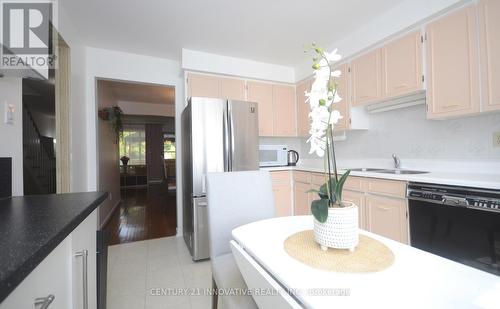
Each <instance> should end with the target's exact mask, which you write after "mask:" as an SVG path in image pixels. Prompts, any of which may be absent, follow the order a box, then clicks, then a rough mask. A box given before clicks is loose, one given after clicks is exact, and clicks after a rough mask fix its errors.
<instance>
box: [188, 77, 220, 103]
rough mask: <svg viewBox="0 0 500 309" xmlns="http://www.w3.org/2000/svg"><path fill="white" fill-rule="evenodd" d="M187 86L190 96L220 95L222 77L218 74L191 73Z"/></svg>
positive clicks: (213, 96)
mask: <svg viewBox="0 0 500 309" xmlns="http://www.w3.org/2000/svg"><path fill="white" fill-rule="evenodd" d="M187 88H188V91H187V92H188V97H208V98H219V97H220V79H219V78H218V77H216V76H210V75H199V74H189V75H188V77H187Z"/></svg>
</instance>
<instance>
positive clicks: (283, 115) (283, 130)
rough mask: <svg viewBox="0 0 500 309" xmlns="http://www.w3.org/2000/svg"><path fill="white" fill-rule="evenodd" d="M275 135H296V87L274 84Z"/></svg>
mask: <svg viewBox="0 0 500 309" xmlns="http://www.w3.org/2000/svg"><path fill="white" fill-rule="evenodd" d="M273 103H274V109H273V125H274V136H295V135H296V133H295V88H294V87H293V86H288V85H273Z"/></svg>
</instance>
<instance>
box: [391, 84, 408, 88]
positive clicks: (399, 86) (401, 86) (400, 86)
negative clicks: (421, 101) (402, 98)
mask: <svg viewBox="0 0 500 309" xmlns="http://www.w3.org/2000/svg"><path fill="white" fill-rule="evenodd" d="M405 87H408V85H407V84H401V85H398V86H395V87H394V89H401V88H405Z"/></svg>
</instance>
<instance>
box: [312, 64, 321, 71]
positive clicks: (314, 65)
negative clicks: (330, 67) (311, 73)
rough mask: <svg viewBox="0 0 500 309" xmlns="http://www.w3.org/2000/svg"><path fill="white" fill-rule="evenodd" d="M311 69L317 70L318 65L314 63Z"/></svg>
mask: <svg viewBox="0 0 500 309" xmlns="http://www.w3.org/2000/svg"><path fill="white" fill-rule="evenodd" d="M312 68H313V69H315V70H319V68H320V65H319V64H318V63H315V64H313V65H312Z"/></svg>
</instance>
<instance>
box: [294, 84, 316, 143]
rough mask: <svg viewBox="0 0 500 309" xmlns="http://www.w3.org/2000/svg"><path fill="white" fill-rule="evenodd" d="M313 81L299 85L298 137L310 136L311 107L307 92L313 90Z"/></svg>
mask: <svg viewBox="0 0 500 309" xmlns="http://www.w3.org/2000/svg"><path fill="white" fill-rule="evenodd" d="M311 84H312V81H311V80H310V79H307V80H305V81H303V82H301V83H299V84H298V85H297V88H296V97H297V135H298V136H308V135H309V112H310V111H311V107H310V105H309V103H306V95H305V92H306V91H310V90H311Z"/></svg>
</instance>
